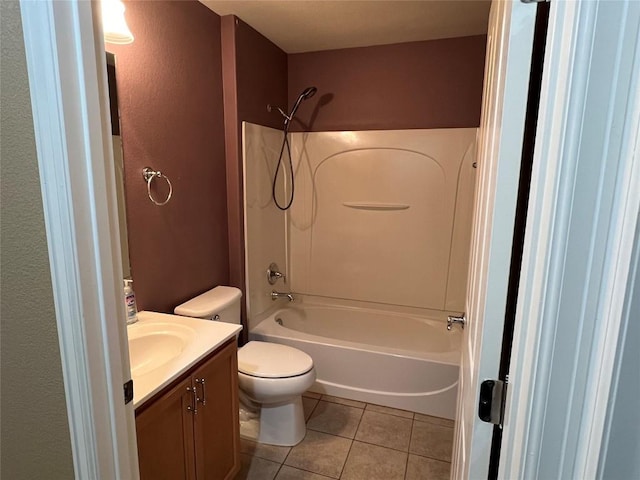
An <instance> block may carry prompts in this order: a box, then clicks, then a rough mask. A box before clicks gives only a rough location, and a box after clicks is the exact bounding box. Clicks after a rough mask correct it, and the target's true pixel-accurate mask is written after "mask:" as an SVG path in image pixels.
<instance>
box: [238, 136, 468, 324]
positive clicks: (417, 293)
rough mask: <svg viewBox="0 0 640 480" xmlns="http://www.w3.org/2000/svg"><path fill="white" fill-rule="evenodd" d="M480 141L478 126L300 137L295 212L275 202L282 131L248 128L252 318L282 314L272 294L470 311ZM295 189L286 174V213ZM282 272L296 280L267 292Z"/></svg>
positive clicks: (295, 147)
mask: <svg viewBox="0 0 640 480" xmlns="http://www.w3.org/2000/svg"><path fill="white" fill-rule="evenodd" d="M475 137H476V129H473V128H465V129H432V130H390V131H363V132H316V133H292V134H290V141H291V147H292V154H293V161H294V171H295V200H294V203H293V206H292V208H291V209H290V210H289V211H287V212H286V213H284V212H282V211H280V210H278V209H277V208H276V206H275V205H274V202H273V199H272V198H271V190H272V179H273V175H274V173H275V170H276V166H277V161H278V155H279V153H280V149H281V146H282V138H283V137H282V131H280V130H274V129H271V128H267V127H262V126H258V125H253V124H249V123H245V124H244V129H243V141H244V148H243V151H244V175H245V178H244V182H245V185H244V192H245V205H246V206H245V231H246V235H245V238H246V240H245V242H246V256H247V261H246V268H247V272H246V277H247V292H248V293H247V296H248V298H247V310H248V316H249V319H250V320H251V319H253V318H255V317H256V316H257V315H260V314H261V313H263V312H265V311H266V310H267V309H268V308H269V307H271V306H273V305H274V304H273V302H272V301H271V299H270V292H271V291H272V290H278V291H293V292H295V293H296V294H306V295H314V296H322V297H329V298H334V299H345V300H353V301H364V302H375V303H383V304H388V305H396V306H403V307H417V308H422V309H429V310H438V311H445V310H446V311H462V310H464V300H465V293H466V281H467V268H468V255H469V240H470V235H471V213H472V203H473V195H474V188H475V172H476V170H475V169H474V168H473V162H474V161H475ZM283 159H285V160H286V159H287V157H286V150H285V154H284V156H283ZM281 168H282V167H281ZM287 172H288V171H287ZM287 179H288V177H287V174H284V175H283V170H282V169H281V170H280V174H279V176H278V183H277V188H278V195H282V196H279V198H280V199H281V200H280V201H281V203H286V196H285V195H284V193H283V192H284V189H285V185H286V184H287V183H288V182H287V181H286V180H287ZM286 188H287V190H288V188H289V187H288V185H287V187H286ZM271 262H276V263H277V264H278V265H279V267H280V269H281V271H283V272H286V274H287V279H286V282H283V281H282V280H280V281H278V283H277V284H276V285H274V286H271V285H269V284H268V283H267V281H266V275H265V272H266V269H267V267H268V266H269V264H270V263H271ZM251 326H252V325H251V321H250V328H251Z"/></svg>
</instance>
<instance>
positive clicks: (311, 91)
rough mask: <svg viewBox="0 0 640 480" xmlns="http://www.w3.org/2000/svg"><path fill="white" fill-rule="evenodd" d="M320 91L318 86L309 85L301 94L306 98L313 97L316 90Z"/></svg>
mask: <svg viewBox="0 0 640 480" xmlns="http://www.w3.org/2000/svg"><path fill="white" fill-rule="evenodd" d="M317 91H318V89H317V88H316V87H307V88H305V89H304V90H303V91H302V93H301V94H300V96H301V97H302V98H303V99H304V100H306V99H307V98H311V97H313V96H314V95H315V94H316V92H317Z"/></svg>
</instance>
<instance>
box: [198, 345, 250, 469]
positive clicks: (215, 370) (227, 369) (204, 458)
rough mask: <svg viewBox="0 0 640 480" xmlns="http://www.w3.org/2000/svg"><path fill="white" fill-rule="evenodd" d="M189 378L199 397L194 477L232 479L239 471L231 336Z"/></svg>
mask: <svg viewBox="0 0 640 480" xmlns="http://www.w3.org/2000/svg"><path fill="white" fill-rule="evenodd" d="M203 379H204V384H203V383H202V380H203ZM193 380H194V385H196V388H197V392H198V397H199V398H200V402H199V403H198V413H197V415H195V422H194V428H195V443H196V446H195V452H196V470H197V476H198V480H205V479H206V480H229V479H232V478H233V477H234V476H235V475H236V473H238V471H239V470H240V443H239V442H240V423H239V418H238V414H239V412H238V360H237V348H236V343H235V339H234V340H232V341H231V342H230V343H229V344H227V345H226V346H225V347H223V348H222V350H220V351H218V352H217V353H216V354H215V355H214V356H213V358H212V359H211V360H209V361H208V362H207V363H205V364H204V365H202V366H201V367H200V368H198V369H197V370H196V371H195V372H194V374H193Z"/></svg>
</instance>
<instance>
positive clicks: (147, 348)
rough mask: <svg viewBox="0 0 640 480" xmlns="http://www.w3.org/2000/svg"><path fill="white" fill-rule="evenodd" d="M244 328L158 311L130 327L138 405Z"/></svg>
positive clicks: (141, 315)
mask: <svg viewBox="0 0 640 480" xmlns="http://www.w3.org/2000/svg"><path fill="white" fill-rule="evenodd" d="M241 329H242V327H241V326H240V325H234V324H231V323H223V322H212V321H209V320H201V319H198V318H189V317H181V316H179V315H169V314H165V313H156V312H145V311H143V312H138V321H137V322H136V323H133V324H131V325H129V326H127V336H128V339H129V363H130V367H131V377H132V379H133V392H134V397H133V405H134V407H135V408H137V407H139V406H140V405H142V404H143V403H144V402H145V401H146V400H148V399H150V398H151V397H152V396H153V395H154V394H155V393H157V392H159V391H160V390H162V389H163V388H164V387H166V386H167V385H169V384H170V383H171V382H172V381H173V380H176V379H177V378H178V377H180V375H181V374H182V373H184V372H186V371H187V370H189V369H190V368H191V367H192V366H193V365H195V364H196V363H198V362H199V361H200V360H202V359H203V358H204V357H206V356H207V355H208V354H209V353H211V352H213V351H214V350H215V349H216V348H218V347H219V346H221V345H222V344H224V343H225V342H226V341H227V340H229V339H230V338H233V337H235V336H236V335H237V334H238V332H240V330H241Z"/></svg>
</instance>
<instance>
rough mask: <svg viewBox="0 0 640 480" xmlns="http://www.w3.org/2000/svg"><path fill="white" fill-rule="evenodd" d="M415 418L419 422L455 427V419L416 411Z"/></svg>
mask: <svg viewBox="0 0 640 480" xmlns="http://www.w3.org/2000/svg"><path fill="white" fill-rule="evenodd" d="M413 419H414V420H417V421H419V422H428V423H434V424H436V425H442V426H443V427H453V420H449V419H448V418H440V417H432V416H431V415H423V414H421V413H416V415H415V417H413Z"/></svg>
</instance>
